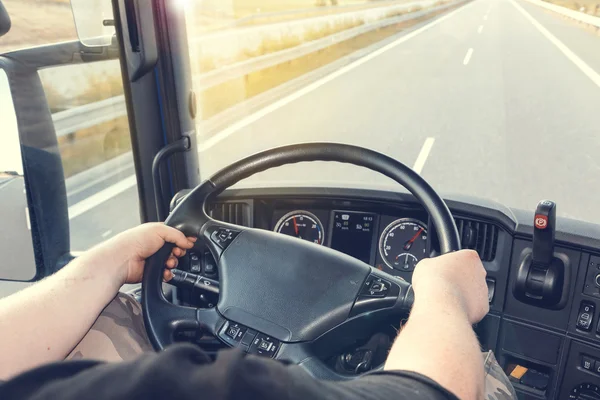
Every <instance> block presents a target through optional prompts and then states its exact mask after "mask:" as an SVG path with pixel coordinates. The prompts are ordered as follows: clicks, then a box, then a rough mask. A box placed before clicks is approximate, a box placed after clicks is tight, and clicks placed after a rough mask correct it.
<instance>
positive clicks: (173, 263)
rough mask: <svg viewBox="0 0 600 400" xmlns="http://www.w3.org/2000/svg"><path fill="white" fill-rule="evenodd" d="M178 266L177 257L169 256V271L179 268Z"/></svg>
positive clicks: (167, 264)
mask: <svg viewBox="0 0 600 400" xmlns="http://www.w3.org/2000/svg"><path fill="white" fill-rule="evenodd" d="M178 264H179V260H178V259H177V257H173V256H169V259H168V260H167V262H166V263H165V265H166V267H167V268H169V269H171V268H175V267H177V265H178Z"/></svg>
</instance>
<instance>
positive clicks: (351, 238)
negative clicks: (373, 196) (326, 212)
mask: <svg viewBox="0 0 600 400" xmlns="http://www.w3.org/2000/svg"><path fill="white" fill-rule="evenodd" d="M374 232H375V214H371V213H362V212H350V211H334V212H333V229H332V233H331V248H332V249H335V250H337V251H341V252H342V253H345V254H348V255H350V256H352V257H354V258H358V259H359V260H361V261H363V262H365V263H367V264H369V263H370V261H371V249H372V244H373V234H374Z"/></svg>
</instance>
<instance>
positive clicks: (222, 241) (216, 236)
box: [210, 228, 239, 249]
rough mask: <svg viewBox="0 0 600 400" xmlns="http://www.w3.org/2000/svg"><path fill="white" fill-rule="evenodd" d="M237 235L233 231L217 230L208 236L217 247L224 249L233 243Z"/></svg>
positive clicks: (236, 232) (237, 233)
mask: <svg viewBox="0 0 600 400" xmlns="http://www.w3.org/2000/svg"><path fill="white" fill-rule="evenodd" d="M237 235H239V232H238V231H234V230H233V229H227V228H219V229H217V230H216V231H214V232H213V233H212V235H210V238H211V239H212V241H213V242H214V243H215V244H216V245H217V246H219V247H220V248H222V249H225V248H227V246H229V245H230V244H231V242H233V240H234V239H235V237H236V236H237Z"/></svg>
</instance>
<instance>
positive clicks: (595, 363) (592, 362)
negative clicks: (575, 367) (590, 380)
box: [579, 354, 600, 375]
mask: <svg viewBox="0 0 600 400" xmlns="http://www.w3.org/2000/svg"><path fill="white" fill-rule="evenodd" d="M579 366H580V367H581V368H582V369H584V370H586V371H590V372H593V373H594V374H598V375H600V360H598V359H596V358H594V357H591V356H588V355H586V354H582V355H581V361H580V363H579Z"/></svg>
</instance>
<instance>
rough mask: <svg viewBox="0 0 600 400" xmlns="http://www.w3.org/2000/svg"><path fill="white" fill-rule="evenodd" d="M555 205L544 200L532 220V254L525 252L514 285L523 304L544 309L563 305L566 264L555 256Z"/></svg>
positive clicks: (517, 296)
mask: <svg viewBox="0 0 600 400" xmlns="http://www.w3.org/2000/svg"><path fill="white" fill-rule="evenodd" d="M555 230H556V203H554V202H553V201H550V200H542V201H540V202H539V203H538V206H537V208H536V210H535V217H534V219H533V241H532V246H531V247H532V248H531V251H529V252H527V253H525V255H524V257H523V259H522V260H521V264H520V265H519V269H518V270H517V276H516V279H515V282H514V286H513V294H514V296H515V297H516V298H517V299H519V300H520V301H522V302H524V303H528V304H533V305H536V306H539V307H544V308H553V309H556V308H561V307H562V306H564V304H562V303H564V301H563V297H564V296H563V292H564V286H565V268H566V267H565V264H564V262H563V261H562V260H561V259H560V258H556V257H554V232H555Z"/></svg>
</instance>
